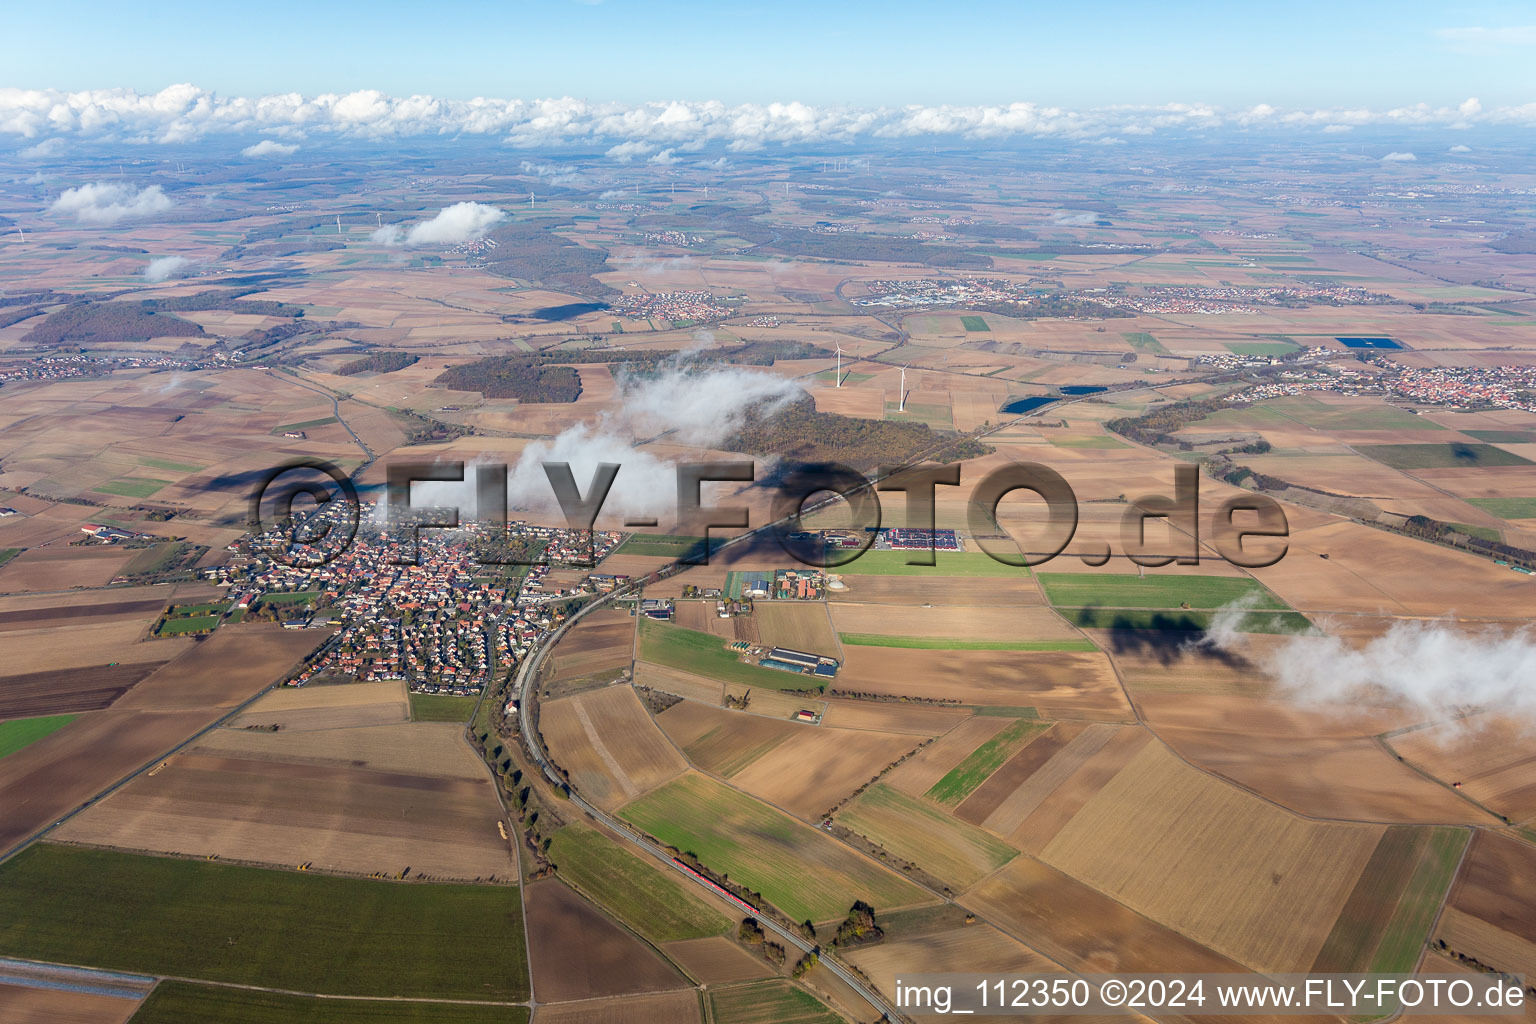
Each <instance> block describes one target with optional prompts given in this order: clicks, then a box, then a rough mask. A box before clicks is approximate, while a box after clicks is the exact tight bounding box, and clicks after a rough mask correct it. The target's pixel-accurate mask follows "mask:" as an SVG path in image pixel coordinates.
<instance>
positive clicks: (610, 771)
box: [539, 685, 688, 810]
mask: <svg viewBox="0 0 1536 1024" xmlns="http://www.w3.org/2000/svg"><path fill="white" fill-rule="evenodd" d="M539 731H540V732H541V733H543V735H544V740H545V743H546V744H547V746H548V748H549V752H550V756H551V757H552V758H553V759H554V761H555V763H556V764H558V765H560V767H561V768H563V769H565V771H567V772H569V773H570V779H571V783H572V784H573V785H574V786H575V787H576V788H577V789H578V790H580V791H581V793H582V795H583V796H585V797H586V798H587V799H589V800H591V801H592V802H593V803H595V804H597V805H598V806H599V807H602V808H604V809H610V810H611V809H612V808H614V807H617V806H619V805H620V804H623V803H626V802H628V801H630V800H633V799H634V798H635V797H637V796H639V795H641V794H642V793H648V792H650V791H651V790H653V789H655V788H656V787H657V786H659V785H661V784H662V783H663V782H665V781H667V780H668V779H671V778H674V777H675V776H677V775H679V774H680V773H682V772H683V771H684V770H686V769H687V767H688V765H687V763H686V762H685V761H684V760H683V759H682V757H681V756H680V755H679V754H678V752H677V750H676V749H675V748H674V747H673V746H672V744H670V743H668V742H667V738H666V737H665V736H663V735H662V733H661V730H659V729H658V728H656V723H655V722H654V721H652V719H651V716H650V714H649V713H648V712H647V711H646V710H645V705H643V704H641V703H640V698H639V697H638V696H636V694H635V691H634V689H633V688H632V687H630V686H627V685H619V686H608V687H604V688H603V689H601V690H593V691H590V692H587V693H583V694H579V695H578V696H575V697H565V698H562V699H560V700H552V701H545V702H544V703H543V704H542V705H541V707H540V711H539Z"/></svg>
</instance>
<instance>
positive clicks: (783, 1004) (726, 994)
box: [708, 979, 843, 1024]
mask: <svg viewBox="0 0 1536 1024" xmlns="http://www.w3.org/2000/svg"><path fill="white" fill-rule="evenodd" d="M708 999H709V1008H710V1016H711V1018H712V1019H713V1020H714V1021H715V1024H843V1018H841V1017H839V1016H838V1015H837V1014H836V1013H833V1012H832V1011H831V1010H829V1009H828V1008H827V1007H825V1006H823V1005H822V1004H821V1003H820V1002H819V1001H817V999H816V997H815V996H812V995H811V994H810V993H808V992H806V991H805V990H803V989H801V988H799V987H797V986H795V985H794V984H793V983H791V982H789V981H785V980H782V979H779V980H775V981H759V982H753V983H752V984H748V985H732V986H729V987H727V988H717V989H713V990H711V991H710V992H709V993H708Z"/></svg>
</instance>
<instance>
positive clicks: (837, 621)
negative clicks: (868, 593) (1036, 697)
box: [831, 586, 1081, 646]
mask: <svg viewBox="0 0 1536 1024" xmlns="http://www.w3.org/2000/svg"><path fill="white" fill-rule="evenodd" d="M908 595H909V598H910V599H911V600H912V601H918V600H919V599H920V598H921V599H922V600H924V601H926V600H927V595H926V593H925V592H924V591H922V590H920V589H918V588H917V587H916V586H913V587H911V588H909V590H908ZM831 611H832V623H833V625H835V626H836V627H837V629H838V630H839V631H840V632H842V633H843V635H844V642H845V643H847V642H848V640H847V637H848V635H849V634H856V635H867V636H877V637H891V638H895V639H899V640H907V641H917V640H920V639H924V638H937V639H939V640H940V642H941V643H949V642H954V643H975V642H984V641H1007V642H1020V641H1024V642H1042V643H1052V642H1057V641H1061V642H1072V641H1078V642H1081V634H1079V633H1078V632H1077V631H1076V630H1075V629H1073V628H1072V627H1071V626H1068V625H1067V624H1066V622H1065V621H1063V620H1062V618H1061V616H1059V615H1057V614H1056V613H1055V612H1053V611H1051V610H1049V609H1047V608H1018V607H1013V608H1010V607H998V606H996V605H993V604H991V603H984V604H977V605H949V604H931V605H917V604H909V605H908V606H906V607H900V606H892V605H882V604H858V603H855V602H854V601H852V600H850V601H839V602H837V603H836V604H834V605H832V607H831ZM962 638H963V639H962ZM913 646H916V643H915V642H914V643H913Z"/></svg>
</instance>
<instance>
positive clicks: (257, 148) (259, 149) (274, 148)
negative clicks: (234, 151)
mask: <svg viewBox="0 0 1536 1024" xmlns="http://www.w3.org/2000/svg"><path fill="white" fill-rule="evenodd" d="M298 151H299V147H298V146H296V145H292V144H289V143H286V142H275V141H273V140H272V139H262V140H261V141H260V142H258V143H256V144H255V145H251V146H246V147H245V148H244V149H242V150H241V151H240V155H241V156H293V154H295V153H297V152H298Z"/></svg>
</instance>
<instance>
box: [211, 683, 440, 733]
mask: <svg viewBox="0 0 1536 1024" xmlns="http://www.w3.org/2000/svg"><path fill="white" fill-rule="evenodd" d="M465 717H466V718H467V717H468V715H467V714H466V715H465ZM408 720H409V708H408V704H407V702H406V693H405V683H403V682H378V683H345V684H339V685H334V686H319V685H313V684H312V685H309V686H304V687H282V688H279V689H276V690H273V691H272V692H271V693H268V694H264V695H262V696H261V697H260V698H259V699H257V700H256V701H255V702H254V703H253V704H251V705H250V706H249V707H248V708H246V709H245V710H244V711H242V712H241V713H240V714H239V715H237V716H235V717H234V718H232V719H230V721H229V727H230V728H232V729H272V731H274V732H275V731H278V730H286V731H288V732H302V731H305V730H309V729H346V728H352V727H356V726H364V725H389V724H391V723H394V722H404V721H408ZM274 726H275V727H276V728H275V729H273V727H274Z"/></svg>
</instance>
